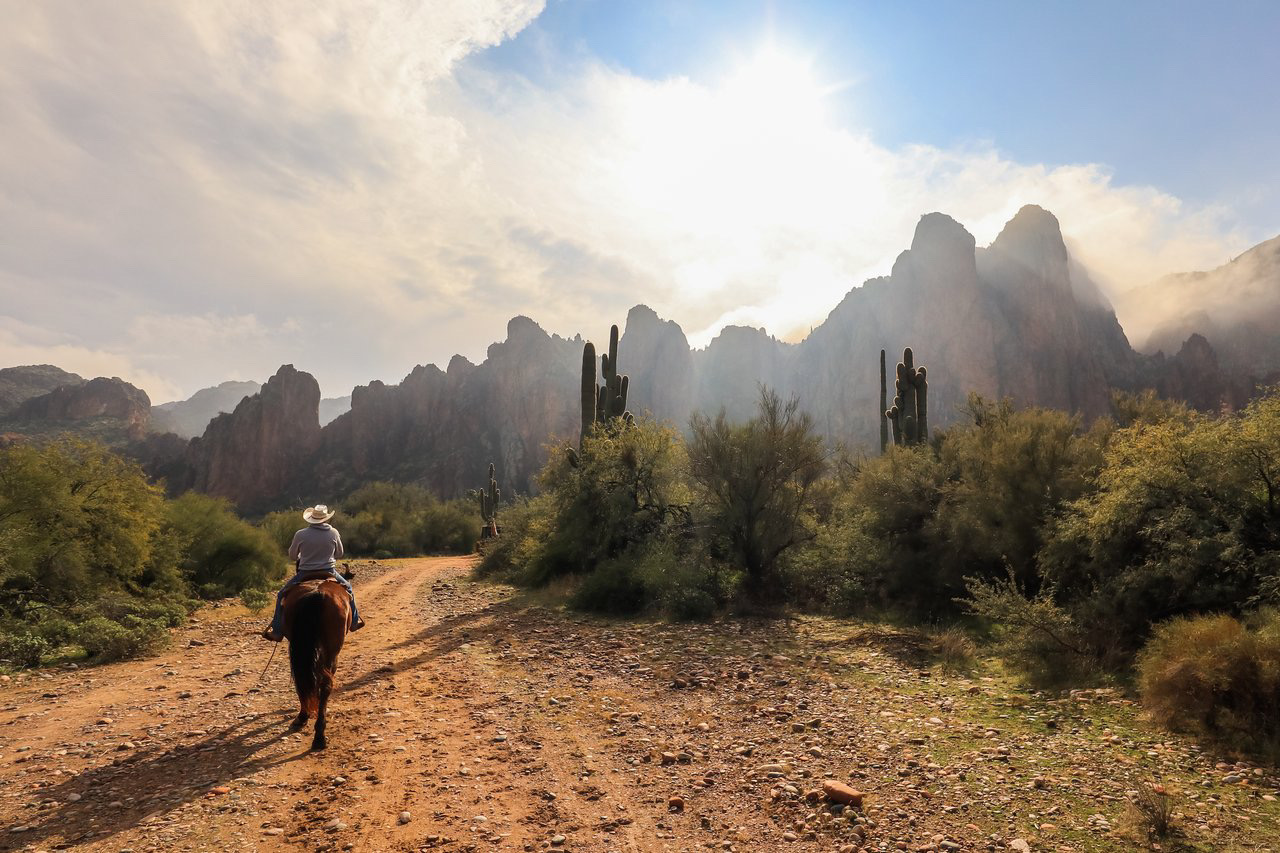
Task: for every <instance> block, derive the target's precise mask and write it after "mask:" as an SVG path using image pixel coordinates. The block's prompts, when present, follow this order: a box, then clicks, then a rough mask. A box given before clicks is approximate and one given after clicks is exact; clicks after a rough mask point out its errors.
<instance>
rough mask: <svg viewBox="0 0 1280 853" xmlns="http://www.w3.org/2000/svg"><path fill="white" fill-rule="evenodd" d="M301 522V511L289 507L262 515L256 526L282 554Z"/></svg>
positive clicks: (286, 549)
mask: <svg viewBox="0 0 1280 853" xmlns="http://www.w3.org/2000/svg"><path fill="white" fill-rule="evenodd" d="M303 524H305V522H304V521H303V520H302V513H300V512H296V511H294V510H291V509H282V510H280V511H278V512H272V513H268V514H267V515H265V516H263V517H262V519H261V520H260V521H259V522H258V528H259V529H260V530H262V532H263V533H265V534H266V535H267V538H269V539H270V540H271V542H272V543H273V544H274V545H275V546H276V548H277V549H278V550H279V552H280V553H281V554H283V553H285V552H286V551H288V549H289V545H291V544H292V543H293V534H295V533H297V532H298V530H299V529H300V528H301V527H302V526H303ZM344 544H345V543H344Z"/></svg>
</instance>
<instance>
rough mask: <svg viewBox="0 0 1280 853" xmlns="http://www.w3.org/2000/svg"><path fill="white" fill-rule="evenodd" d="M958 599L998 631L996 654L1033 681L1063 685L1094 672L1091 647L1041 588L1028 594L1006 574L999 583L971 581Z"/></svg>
mask: <svg viewBox="0 0 1280 853" xmlns="http://www.w3.org/2000/svg"><path fill="white" fill-rule="evenodd" d="M967 592H968V595H967V597H965V598H963V599H961V601H960V603H961V604H962V605H963V606H964V607H965V608H966V609H967V610H968V611H969V612H970V613H971V614H973V615H974V616H977V617H979V618H981V619H984V620H986V621H988V622H989V623H991V624H992V625H993V626H994V627H995V628H996V631H997V638H998V644H997V652H998V653H999V654H1001V655H1002V656H1003V657H1004V658H1005V659H1006V660H1008V661H1009V662H1010V663H1011V664H1013V666H1015V667H1016V668H1017V669H1019V670H1021V671H1022V672H1023V673H1024V674H1025V675H1026V676H1028V677H1029V678H1030V679H1031V680H1032V681H1033V682H1036V683H1040V684H1063V683H1068V682H1075V681H1081V680H1087V679H1088V678H1090V677H1091V676H1092V675H1093V669H1094V665H1095V662H1096V660H1097V657H1098V656H1097V653H1096V650H1095V649H1093V648H1091V647H1090V646H1089V644H1088V641H1087V639H1086V637H1085V636H1084V632H1083V631H1082V630H1081V629H1080V626H1079V625H1078V624H1077V623H1076V622H1075V620H1074V619H1072V617H1071V615H1070V614H1069V613H1068V612H1067V611H1066V610H1064V609H1063V608H1062V607H1060V606H1059V605H1058V604H1057V603H1056V602H1055V601H1054V599H1053V590H1052V589H1051V588H1048V587H1042V588H1041V589H1040V590H1039V591H1038V592H1037V593H1035V594H1034V595H1030V596H1028V595H1027V594H1026V591H1025V590H1024V589H1022V588H1021V587H1019V586H1018V583H1017V581H1016V580H1015V579H1014V578H1013V576H1012V574H1010V575H1009V576H1008V577H1007V578H1005V580H1003V581H986V580H979V579H970V580H969V581H968V586H967Z"/></svg>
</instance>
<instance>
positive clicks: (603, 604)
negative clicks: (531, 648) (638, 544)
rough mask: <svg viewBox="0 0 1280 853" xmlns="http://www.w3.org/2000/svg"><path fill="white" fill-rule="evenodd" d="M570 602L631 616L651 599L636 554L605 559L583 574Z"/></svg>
mask: <svg viewBox="0 0 1280 853" xmlns="http://www.w3.org/2000/svg"><path fill="white" fill-rule="evenodd" d="M569 603H570V604H571V605H572V606H573V607H576V608H578V609H579V610H590V611H594V612H596V613H610V614H613V615H617V616H632V615H634V614H636V613H640V612H641V611H643V610H645V609H646V607H648V606H649V604H650V603H651V602H650V601H649V597H648V590H647V589H646V588H645V585H644V581H643V579H642V578H641V577H640V567H639V565H638V561H637V559H636V556H635V555H628V556H626V557H616V558H614V559H612V560H606V561H605V562H603V563H601V564H600V565H599V566H597V567H596V569H595V571H593V572H591V573H590V574H588V575H586V576H585V577H583V579H582V583H581V584H580V585H579V586H578V588H577V589H576V590H575V591H574V593H573V596H572V597H571V598H570V601H569Z"/></svg>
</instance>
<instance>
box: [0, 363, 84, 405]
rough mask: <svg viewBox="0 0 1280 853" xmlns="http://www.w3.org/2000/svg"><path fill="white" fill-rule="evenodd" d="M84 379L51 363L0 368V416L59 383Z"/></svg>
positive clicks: (75, 382)
mask: <svg viewBox="0 0 1280 853" xmlns="http://www.w3.org/2000/svg"><path fill="white" fill-rule="evenodd" d="M83 384H84V379H83V378H82V377H80V376H77V375H76V374H74V373H68V372H67V371H65V370H63V369H62V368H60V367H54V366H53V365H52V364H28V365H24V366H22V367H6V368H4V369H2V370H0V417H4V416H5V415H8V414H9V413H10V412H12V411H13V410H14V409H16V408H18V406H20V405H22V404H23V403H25V402H26V401H27V400H30V399H31V398H32V397H39V396H41V395H43V394H48V393H49V392H50V391H52V390H53V389H55V388H57V387H58V386H60V385H83Z"/></svg>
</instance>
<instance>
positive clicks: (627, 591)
mask: <svg viewBox="0 0 1280 853" xmlns="http://www.w3.org/2000/svg"><path fill="white" fill-rule="evenodd" d="M729 589H730V587H729V586H728V585H727V584H724V583H723V582H722V581H721V579H720V577H719V576H718V575H717V573H716V572H714V571H713V570H711V569H710V567H709V566H708V565H707V564H706V563H705V562H704V561H703V560H702V559H700V558H699V557H698V556H693V557H692V558H691V557H690V554H689V549H688V548H687V546H686V547H685V548H681V547H679V546H678V545H677V544H676V543H672V542H661V541H660V542H654V543H650V544H649V545H648V546H647V547H644V548H637V549H632V550H630V551H627V552H626V553H624V554H623V555H621V556H619V557H616V558H613V559H611V560H607V561H605V562H603V563H601V564H600V565H599V566H598V567H596V569H595V571H593V572H590V573H589V574H587V575H585V576H583V578H582V581H581V583H580V584H579V585H578V587H577V589H576V590H575V591H574V594H573V596H572V598H571V600H570V603H571V604H572V606H574V607H576V608H578V609H581V610H590V611H594V612H597V613H610V614H614V615H634V614H637V613H644V612H648V613H652V614H654V615H661V616H665V617H668V618H671V619H676V620H691V619H706V618H708V617H710V616H711V615H713V614H714V613H715V612H716V609H717V608H718V607H719V606H720V605H721V604H722V603H723V602H724V601H725V600H726V598H727V595H728V591H729Z"/></svg>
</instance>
